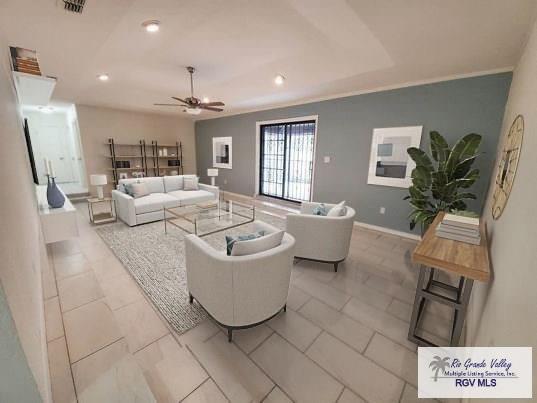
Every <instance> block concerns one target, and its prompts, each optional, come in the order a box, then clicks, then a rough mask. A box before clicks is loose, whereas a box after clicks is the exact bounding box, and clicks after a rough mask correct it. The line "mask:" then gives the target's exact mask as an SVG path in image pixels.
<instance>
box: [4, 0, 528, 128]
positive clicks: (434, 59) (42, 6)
mask: <svg viewBox="0 0 537 403" xmlns="http://www.w3.org/2000/svg"><path fill="white" fill-rule="evenodd" d="M534 5H535V2H534V1H533V0H509V1H505V0H472V1H468V0H451V1H445V0H399V1H398V0H375V1H372V0H331V1H326V0H271V1H266V0H181V1H179V0H113V1H105V0H87V1H86V7H85V8H84V12H83V14H81V15H79V14H73V13H69V12H66V11H64V10H63V2H62V1H61V0H40V1H33V2H31V5H30V4H29V2H28V1H21V0H1V1H0V30H2V34H3V36H4V37H5V39H6V40H7V42H8V44H9V45H12V46H13V45H14V46H20V47H25V48H29V49H35V50H37V52H38V57H39V62H40V66H41V71H42V72H43V73H44V74H45V75H50V76H54V77H57V78H58V84H57V86H56V89H55V92H54V94H53V99H54V100H55V101H64V102H74V103H79V104H88V105H101V106H108V107H115V108H121V109H131V110H141V111H149V112H156V113H176V114H182V113H183V112H182V108H165V107H157V106H153V105H152V104H153V103H158V102H170V101H171V99H170V96H172V95H174V96H178V97H185V96H188V95H189V92H190V88H189V82H188V74H187V72H186V70H185V69H184V67H185V66H188V65H192V66H194V67H196V68H197V72H196V73H195V76H194V78H195V79H194V87H195V88H194V90H195V95H197V96H198V97H205V96H206V97H209V98H210V99H211V100H221V101H224V102H225V103H226V107H225V112H224V114H230V113H238V112H241V111H247V110H255V109H266V108H269V107H274V106H280V105H286V104H293V103H300V102H307V101H309V100H313V99H322V98H330V97H334V96H337V95H340V94H350V93H357V92H365V91H370V90H373V89H375V88H385V87H390V86H398V85H401V84H404V83H412V82H419V81H428V80H430V81H433V80H435V79H439V78H442V77H452V76H458V75H467V74H473V73H478V72H485V71H497V70H508V69H511V68H512V66H514V65H515V64H516V62H517V60H518V56H519V54H520V52H521V48H522V46H523V44H524V41H525V37H526V33H527V31H528V30H529V26H530V24H531V23H532V20H533V18H532V17H533V14H534ZM150 19H156V20H159V21H160V22H161V29H160V31H159V32H158V33H155V34H150V33H147V32H145V30H144V29H143V28H142V27H141V24H142V22H143V21H146V20H150ZM100 73H107V74H109V75H110V80H109V81H108V82H100V81H99V80H97V78H96V76H97V75H98V74H100ZM278 73H281V74H283V75H284V76H285V77H286V78H287V79H286V81H285V83H284V85H283V86H281V87H278V86H276V85H275V84H274V82H273V79H274V76H275V75H276V74H278ZM185 115H186V114H185ZM215 116H220V115H219V114H218V113H215V112H208V111H203V112H202V114H201V115H199V116H197V118H198V119H199V118H208V117H215Z"/></svg>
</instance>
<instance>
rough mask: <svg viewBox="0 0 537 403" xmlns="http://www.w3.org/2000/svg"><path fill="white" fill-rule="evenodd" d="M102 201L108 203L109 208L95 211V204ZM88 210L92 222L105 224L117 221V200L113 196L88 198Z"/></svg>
mask: <svg viewBox="0 0 537 403" xmlns="http://www.w3.org/2000/svg"><path fill="white" fill-rule="evenodd" d="M100 203H105V204H108V207H109V208H107V209H106V210H105V211H99V212H97V213H95V212H94V206H95V205H97V204H100ZM88 212H89V217H90V222H91V223H92V224H104V223H108V222H114V221H117V215H116V201H115V200H114V199H112V198H111V197H103V198H102V199H99V198H98V197H90V198H89V199H88Z"/></svg>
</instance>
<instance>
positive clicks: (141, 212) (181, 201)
mask: <svg viewBox="0 0 537 403" xmlns="http://www.w3.org/2000/svg"><path fill="white" fill-rule="evenodd" d="M188 176H195V175H175V176H163V177H147V178H138V179H137V178H132V179H121V180H120V181H119V184H118V189H122V187H123V186H124V185H125V184H130V183H136V182H143V183H145V184H146V186H147V188H148V190H149V192H150V194H149V195H147V196H143V197H139V198H136V199H135V198H133V197H132V196H130V195H128V194H127V193H125V192H123V191H121V190H112V198H113V199H114V200H115V202H116V209H117V215H118V217H119V218H120V220H122V221H123V222H125V223H126V224H128V225H130V226H131V227H132V226H135V225H138V224H144V223H148V222H151V221H158V220H162V219H163V218H164V207H167V208H171V207H179V206H187V205H190V204H195V203H199V202H203V201H209V200H213V199H216V200H218V198H219V190H218V187H216V186H210V185H204V184H202V183H200V184H199V189H198V190H184V189H183V179H184V178H185V177H188Z"/></svg>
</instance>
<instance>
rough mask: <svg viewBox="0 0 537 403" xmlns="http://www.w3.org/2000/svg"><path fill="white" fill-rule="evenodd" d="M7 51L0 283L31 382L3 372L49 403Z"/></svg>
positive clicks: (30, 188) (36, 263)
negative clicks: (36, 392) (31, 389)
mask: <svg viewBox="0 0 537 403" xmlns="http://www.w3.org/2000/svg"><path fill="white" fill-rule="evenodd" d="M7 51H8V47H7V45H6V44H5V43H4V41H3V40H2V38H1V37H0V122H1V124H0V144H1V146H0V183H1V186H2V190H1V191H0V282H1V285H2V287H3V289H4V292H5V296H6V300H7V303H8V305H9V309H10V311H11V316H12V318H13V321H14V323H15V327H16V329H17V333H18V338H19V340H20V343H21V345H22V349H23V351H24V354H25V356H26V359H27V362H28V365H29V368H30V370H31V374H32V375H33V378H34V380H31V379H30V380H27V379H21V378H20V377H17V373H15V372H14V371H10V370H9V369H10V368H8V369H7V371H5V372H3V373H5V374H7V376H10V377H12V378H11V379H10V383H11V387H12V388H13V390H12V391H15V390H17V388H31V387H34V388H35V385H37V388H38V390H39V393H40V394H41V398H42V399H43V401H45V402H48V401H50V399H51V398H50V381H49V372H48V360H47V345H46V337H45V321H44V308H43V291H42V285H41V275H42V271H43V270H45V269H47V270H48V261H47V258H46V253H45V246H44V243H43V240H42V234H41V227H40V223H39V218H38V213H37V202H36V198H35V187H34V185H33V182H32V174H31V170H30V164H29V162H28V153H27V149H26V143H25V140H24V133H23V130H22V122H23V119H22V115H21V113H20V109H19V106H18V104H17V101H16V97H15V94H14V90H13V86H12V81H11V78H10V72H9V70H10V68H9V62H8V54H7V53H8V52H7ZM4 337H6V335H1V334H0V348H5V347H6V345H4V344H3V343H2V342H3V341H4V340H5V339H4ZM8 365H10V364H9V361H8V362H6V361H3V360H0V367H1V366H8ZM3 369H6V368H3ZM3 381H4V382H6V379H3ZM22 392H23V391H21V393H22ZM0 400H2V398H1V396H0ZM19 401H21V402H22V401H24V399H22V398H21V399H20V400H19Z"/></svg>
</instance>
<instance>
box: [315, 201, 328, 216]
mask: <svg viewBox="0 0 537 403" xmlns="http://www.w3.org/2000/svg"><path fill="white" fill-rule="evenodd" d="M312 214H313V215H327V214H328V208H327V207H326V206H325V205H324V203H321V204H319V205H317V206H315V207H314V208H313V211H312Z"/></svg>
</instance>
